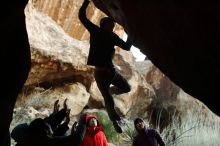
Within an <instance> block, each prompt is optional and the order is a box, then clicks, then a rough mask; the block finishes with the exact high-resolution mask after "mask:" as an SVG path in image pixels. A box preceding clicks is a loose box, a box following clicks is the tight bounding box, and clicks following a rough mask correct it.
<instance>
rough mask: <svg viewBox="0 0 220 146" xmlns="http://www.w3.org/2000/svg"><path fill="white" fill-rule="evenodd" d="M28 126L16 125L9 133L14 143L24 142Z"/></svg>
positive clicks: (23, 124) (25, 124) (24, 124)
mask: <svg viewBox="0 0 220 146" xmlns="http://www.w3.org/2000/svg"><path fill="white" fill-rule="evenodd" d="M28 127H29V126H28V124H27V123H22V124H19V125H17V126H16V127H15V128H14V129H13V130H12V131H11V137H12V138H13V139H14V140H15V141H16V142H22V141H24V140H25V138H26V136H27V135H28Z"/></svg>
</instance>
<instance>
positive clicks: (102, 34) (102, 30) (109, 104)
mask: <svg viewBox="0 0 220 146" xmlns="http://www.w3.org/2000/svg"><path fill="white" fill-rule="evenodd" d="M88 5H89V0H84V2H83V4H82V6H81V8H80V10H79V19H80V21H81V22H82V24H83V25H84V26H85V27H86V29H87V30H88V31H89V33H90V49H89V56H88V61H87V64H88V65H92V66H95V80H96V83H97V86H98V88H99V90H100V92H101V94H102V96H103V97H104V101H105V107H106V110H107V112H108V115H109V118H110V120H111V121H112V122H113V125H114V127H115V130H116V131H117V132H118V133H122V129H121V127H120V126H119V124H118V123H120V121H121V118H120V116H119V115H118V114H117V112H116V110H115V103H114V99H113V97H112V95H111V94H110V92H109V88H110V85H111V84H113V85H114V86H115V87H117V89H118V90H120V92H121V93H126V92H129V91H130V90H131V87H130V85H129V84H128V82H127V80H126V79H125V78H124V77H122V76H121V75H120V74H119V73H118V72H117V71H116V70H115V68H114V65H113V62H112V59H113V56H114V54H115V48H114V46H119V47H120V48H122V49H124V50H127V51H129V50H130V47H131V41H130V40H129V39H127V41H126V42H124V41H123V40H122V39H120V38H119V37H118V36H117V35H116V34H115V33H114V32H113V28H114V26H115V23H114V20H113V19H112V18H110V17H104V18H102V19H101V21H100V27H98V26H97V25H95V24H93V23H92V22H91V21H90V20H89V19H88V18H87V17H86V8H87V7H88Z"/></svg>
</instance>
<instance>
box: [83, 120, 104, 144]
mask: <svg viewBox="0 0 220 146" xmlns="http://www.w3.org/2000/svg"><path fill="white" fill-rule="evenodd" d="M92 118H95V119H96V120H97V124H98V125H97V126H95V127H94V126H89V125H88V122H89V120H90V119H92ZM86 119H87V127H86V134H85V137H84V139H83V141H82V142H81V144H80V146H108V142H107V140H106V137H105V134H104V132H103V130H102V126H101V125H100V124H99V121H98V119H97V118H96V117H94V116H87V118H86Z"/></svg>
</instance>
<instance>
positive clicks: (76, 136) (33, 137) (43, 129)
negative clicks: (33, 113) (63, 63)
mask: <svg viewBox="0 0 220 146" xmlns="http://www.w3.org/2000/svg"><path fill="white" fill-rule="evenodd" d="M26 128H27V126H26V125H24V124H23V125H22V126H19V127H17V129H16V131H14V132H15V134H12V137H13V138H14V139H15V140H16V141H17V142H18V143H17V145H16V146H78V145H79V144H80V143H81V141H82V140H83V138H84V135H85V131H86V115H81V117H80V119H79V124H78V126H77V128H76V131H75V132H72V133H71V134H70V135H69V136H53V131H52V129H51V127H50V125H49V124H48V123H47V122H46V121H45V120H44V119H41V118H37V119H35V120H33V121H32V122H31V123H30V125H28V128H27V129H26ZM22 130H25V131H26V133H22V132H24V131H22ZM27 130H28V131H27ZM19 131H21V132H19ZM14 136H15V137H14ZM22 136H24V137H22Z"/></svg>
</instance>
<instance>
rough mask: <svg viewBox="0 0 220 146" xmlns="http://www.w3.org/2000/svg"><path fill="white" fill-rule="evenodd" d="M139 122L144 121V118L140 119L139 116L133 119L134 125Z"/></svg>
mask: <svg viewBox="0 0 220 146" xmlns="http://www.w3.org/2000/svg"><path fill="white" fill-rule="evenodd" d="M141 122H144V120H143V119H141V118H136V119H135V120H134V125H137V124H138V123H141Z"/></svg>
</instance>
